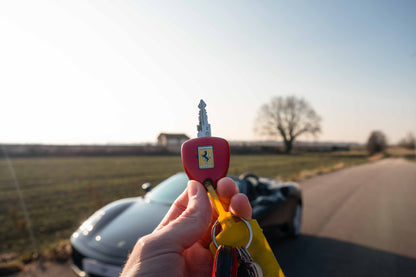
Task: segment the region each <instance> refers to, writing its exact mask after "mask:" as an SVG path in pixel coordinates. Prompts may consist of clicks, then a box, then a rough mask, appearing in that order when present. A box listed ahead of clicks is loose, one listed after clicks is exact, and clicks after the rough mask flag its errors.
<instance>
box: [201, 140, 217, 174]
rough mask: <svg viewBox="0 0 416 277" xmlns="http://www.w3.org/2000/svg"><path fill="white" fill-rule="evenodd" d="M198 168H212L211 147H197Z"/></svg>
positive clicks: (212, 154) (212, 152)
mask: <svg viewBox="0 0 416 277" xmlns="http://www.w3.org/2000/svg"><path fill="white" fill-rule="evenodd" d="M198 161H199V168H200V169H204V168H214V151H213V149H212V146H211V145H208V146H198Z"/></svg>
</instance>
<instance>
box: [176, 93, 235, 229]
mask: <svg viewBox="0 0 416 277" xmlns="http://www.w3.org/2000/svg"><path fill="white" fill-rule="evenodd" d="M205 107H206V104H205V102H204V101H203V100H202V99H201V101H200V103H199V105H198V108H199V125H197V130H198V137H197V138H194V139H190V140H188V141H186V142H184V143H183V144H182V149H181V156H182V163H183V166H184V168H185V171H186V173H187V174H188V177H189V178H190V179H191V180H196V181H198V182H200V183H202V184H203V185H204V187H205V189H206V190H207V191H208V195H209V197H210V199H211V202H212V204H213V206H214V208H215V210H216V211H217V213H218V221H219V222H220V224H221V227H222V228H223V229H225V228H230V227H231V226H232V225H233V223H234V220H233V219H232V215H231V213H230V212H227V211H225V210H224V207H223V206H222V204H221V202H220V200H219V199H218V196H217V193H216V192H215V188H216V187H217V182H218V180H219V179H221V178H223V177H225V176H226V175H227V171H228V166H229V163H230V147H229V145H228V142H227V141H226V140H225V139H223V138H218V137H211V125H210V124H208V117H207V113H206V110H205Z"/></svg>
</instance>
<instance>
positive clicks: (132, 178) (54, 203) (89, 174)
mask: <svg viewBox="0 0 416 277" xmlns="http://www.w3.org/2000/svg"><path fill="white" fill-rule="evenodd" d="M366 161H367V157H366V156H365V154H364V153H363V152H345V153H322V154H318V153H305V154H294V155H290V156H287V155H250V156H239V155H237V156H232V158H231V164H230V169H229V174H231V175H240V174H241V173H244V172H253V173H255V174H257V175H261V176H268V177H279V178H282V179H285V180H299V179H301V178H304V177H308V176H311V175H315V174H319V173H323V172H327V171H330V170H333V169H338V168H342V167H347V166H350V165H355V164H361V163H364V162H366ZM10 165H11V166H10ZM13 170H14V173H15V174H14V175H15V176H16V179H14V178H13V173H12V171H13ZM179 171H183V168H182V163H181V160H180V157H179V156H178V157H176V156H166V157H99V158H96V157H73V158H15V159H12V160H11V163H8V162H7V160H5V159H0V222H1V225H0V253H4V252H17V253H23V252H25V251H26V252H27V251H30V250H31V242H30V239H29V235H28V231H27V227H28V222H27V221H26V220H25V217H24V214H23V211H22V207H21V205H20V202H19V197H18V193H17V191H16V185H15V183H16V181H17V182H18V183H19V184H20V187H21V192H22V195H23V197H24V200H25V203H26V206H27V210H28V211H29V216H30V220H31V223H32V224H31V225H32V228H33V232H34V235H35V238H36V240H37V243H38V247H39V248H40V249H43V248H44V247H46V246H47V245H50V244H52V243H55V242H57V241H59V240H62V239H67V238H69V236H70V235H71V233H72V232H73V231H74V230H75V229H76V228H77V227H78V226H79V225H80V224H81V223H82V222H83V221H84V220H85V219H86V218H87V217H88V216H89V215H91V214H92V213H93V212H94V211H95V210H96V209H98V208H100V207H102V206H103V205H105V204H107V203H109V202H111V201H113V200H116V199H119V198H123V197H132V196H139V195H142V194H143V193H144V192H143V190H142V189H141V188H140V186H141V185H142V184H143V183H145V182H151V183H152V184H157V183H159V182H160V181H162V180H163V179H165V178H166V177H168V176H170V175H172V174H174V173H176V172H179Z"/></svg>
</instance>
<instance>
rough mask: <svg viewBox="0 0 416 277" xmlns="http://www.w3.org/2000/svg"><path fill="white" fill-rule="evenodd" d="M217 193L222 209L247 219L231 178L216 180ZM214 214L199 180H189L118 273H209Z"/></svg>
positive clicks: (245, 200)
mask: <svg viewBox="0 0 416 277" xmlns="http://www.w3.org/2000/svg"><path fill="white" fill-rule="evenodd" d="M217 194H218V197H219V199H220V200H221V202H222V203H223V206H224V208H225V210H229V211H231V213H232V214H234V215H237V216H240V217H242V218H245V219H247V220H249V219H251V213H252V209H251V206H250V202H249V201H248V198H247V197H246V196H245V195H244V194H242V193H238V188H237V186H236V184H235V183H234V181H233V180H232V179H231V178H228V177H225V178H222V179H221V180H219V181H218V184H217ZM217 217H218V215H217V213H216V212H215V210H214V209H213V207H212V205H211V203H210V202H209V199H208V197H207V193H206V191H205V189H204V187H203V186H202V184H200V183H199V182H197V181H189V182H188V186H187V188H186V190H185V191H184V192H183V193H182V194H181V195H180V196H179V197H178V198H177V199H176V201H175V202H174V203H173V205H172V207H171V208H170V210H169V212H168V213H167V214H166V216H165V218H164V219H163V220H162V221H161V223H160V224H159V226H158V227H157V228H156V229H155V230H154V231H153V233H151V234H149V235H147V236H144V237H142V238H140V239H139V240H138V241H137V243H136V245H135V246H134V248H133V251H132V253H131V255H130V256H129V258H128V260H127V263H126V265H125V266H124V269H123V272H122V274H121V277H127V276H211V273H212V263H213V257H212V254H211V252H210V250H209V244H210V242H211V226H212V225H213V224H214V223H215V221H216V219H217Z"/></svg>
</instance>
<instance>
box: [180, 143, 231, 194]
mask: <svg viewBox="0 0 416 277" xmlns="http://www.w3.org/2000/svg"><path fill="white" fill-rule="evenodd" d="M181 153H182V163H183V167H184V168H185V171H186V174H188V177H189V178H190V179H191V180H196V181H198V182H200V183H203V182H204V181H205V180H206V179H211V180H212V182H213V186H214V188H216V187H217V181H218V180H219V179H221V178H222V177H225V176H226V175H227V171H228V166H229V165H230V147H229V145H228V142H227V141H226V140H225V139H223V138H217V137H200V138H194V139H190V140H188V141H186V142H184V143H183V144H182V150H181Z"/></svg>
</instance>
